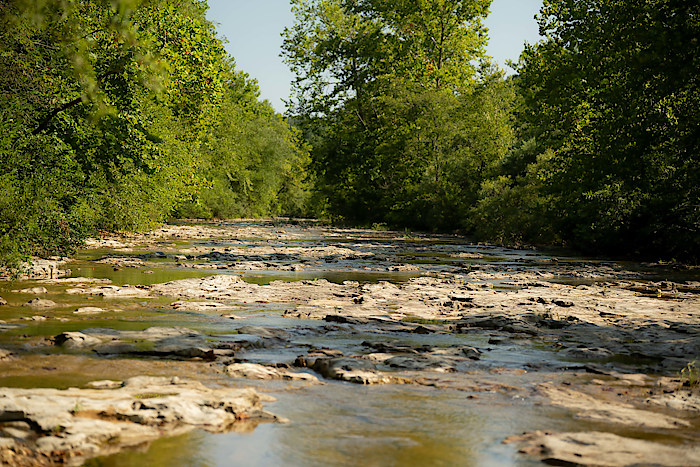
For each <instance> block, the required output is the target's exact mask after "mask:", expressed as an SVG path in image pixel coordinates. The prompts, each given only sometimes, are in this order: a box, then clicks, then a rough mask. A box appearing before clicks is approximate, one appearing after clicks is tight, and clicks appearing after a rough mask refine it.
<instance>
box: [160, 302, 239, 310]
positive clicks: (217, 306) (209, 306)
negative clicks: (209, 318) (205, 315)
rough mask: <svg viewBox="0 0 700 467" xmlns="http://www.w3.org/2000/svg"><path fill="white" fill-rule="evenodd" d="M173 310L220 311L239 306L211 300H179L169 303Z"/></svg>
mask: <svg viewBox="0 0 700 467" xmlns="http://www.w3.org/2000/svg"><path fill="white" fill-rule="evenodd" d="M170 307H171V308H172V309H173V310H182V311H200V312H207V311H222V310H232V309H236V308H239V306H237V305H227V304H226V303H221V302H215V301H212V300H206V301H197V302H190V301H186V300H179V301H177V302H173V303H171V304H170Z"/></svg>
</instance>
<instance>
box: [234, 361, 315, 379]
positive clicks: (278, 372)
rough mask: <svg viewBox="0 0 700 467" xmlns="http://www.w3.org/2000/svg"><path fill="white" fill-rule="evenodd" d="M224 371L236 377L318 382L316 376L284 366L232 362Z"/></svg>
mask: <svg viewBox="0 0 700 467" xmlns="http://www.w3.org/2000/svg"><path fill="white" fill-rule="evenodd" d="M226 372H227V373H228V374H229V375H231V376H233V377H236V378H249V379H285V380H292V381H309V382H318V378H316V377H315V376H314V375H310V374H308V373H302V372H294V371H289V370H287V369H286V368H272V367H269V366H264V365H259V364H257V363H233V364H231V365H228V366H227V367H226Z"/></svg>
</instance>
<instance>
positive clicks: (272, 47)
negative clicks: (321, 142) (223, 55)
mask: <svg viewBox="0 0 700 467" xmlns="http://www.w3.org/2000/svg"><path fill="white" fill-rule="evenodd" d="M208 3H209V12H208V14H207V17H208V18H209V19H210V20H211V21H213V22H214V23H216V24H217V30H218V31H219V33H220V34H221V35H222V36H224V37H226V39H227V40H228V43H227V44H226V49H227V50H228V52H229V53H230V54H231V55H232V56H233V57H234V58H235V59H236V64H237V67H238V69H239V70H243V71H245V72H247V73H248V74H250V76H251V77H253V78H255V79H257V80H258V83H259V85H260V93H261V97H262V98H263V99H267V100H269V101H270V103H271V104H272V106H273V107H274V108H275V109H276V110H278V111H280V112H284V110H285V106H284V103H283V101H282V100H283V99H287V98H288V97H289V83H290V82H291V81H292V79H293V76H292V74H291V73H290V72H289V70H288V69H287V66H286V65H285V64H284V63H282V59H281V58H280V57H279V53H280V47H281V45H282V38H281V36H280V33H281V32H282V30H283V29H284V27H285V26H290V25H291V24H292V23H293V21H294V17H293V16H292V13H291V11H290V7H289V1H288V0H209V1H208ZM541 5H542V0H493V2H492V3H491V14H490V15H489V17H488V18H487V20H486V26H487V27H488V28H489V46H488V48H487V52H488V54H489V55H491V56H492V57H494V59H495V60H496V61H497V62H498V64H499V65H501V66H502V67H505V62H506V60H508V59H512V60H517V58H518V56H519V55H520V52H521V50H522V48H523V44H524V42H525V41H528V42H531V43H532V42H536V41H537V39H538V37H539V36H538V32H537V23H536V22H535V20H534V19H533V17H534V15H535V14H536V13H537V12H538V11H539V9H540V6H541Z"/></svg>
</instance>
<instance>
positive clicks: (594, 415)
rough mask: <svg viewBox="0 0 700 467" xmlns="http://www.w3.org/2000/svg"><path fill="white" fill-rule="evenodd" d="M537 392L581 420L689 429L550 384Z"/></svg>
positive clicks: (653, 414) (684, 423) (679, 421)
mask: <svg viewBox="0 0 700 467" xmlns="http://www.w3.org/2000/svg"><path fill="white" fill-rule="evenodd" d="M538 390H539V391H540V392H541V393H542V394H544V395H546V396H547V397H548V398H549V400H550V401H551V403H552V404H554V405H558V406H560V407H566V408H568V409H571V410H574V411H575V412H576V417H577V418H581V419H587V420H595V421H598V422H607V423H615V424H621V425H627V426H632V427H643V428H663V429H677V428H687V427H690V423H689V422H688V421H687V420H683V419H680V418H677V417H671V416H668V415H664V414H661V413H656V412H652V411H650V410H641V409H637V408H635V407H633V406H631V405H629V404H623V403H612V402H607V401H605V400H601V399H599V398H595V397H593V396H589V395H588V394H584V393H582V392H579V391H574V390H573V389H568V388H563V387H558V386H555V385H554V384H551V383H545V384H540V385H539V386H538Z"/></svg>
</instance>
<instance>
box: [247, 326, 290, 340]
mask: <svg viewBox="0 0 700 467" xmlns="http://www.w3.org/2000/svg"><path fill="white" fill-rule="evenodd" d="M238 333H239V334H251V335H254V336H259V337H264V338H268V339H279V340H287V339H288V338H289V333H288V332H287V331H285V330H284V329H278V328H272V327H267V326H243V327H240V328H238Z"/></svg>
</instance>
